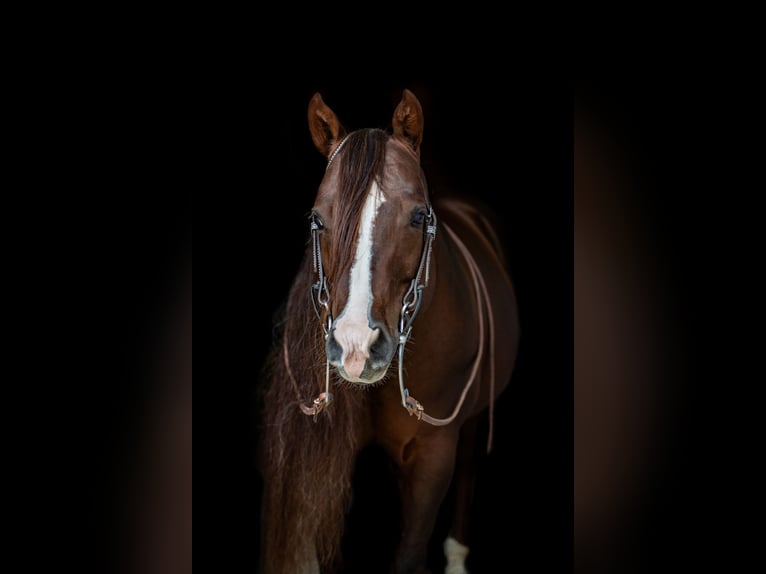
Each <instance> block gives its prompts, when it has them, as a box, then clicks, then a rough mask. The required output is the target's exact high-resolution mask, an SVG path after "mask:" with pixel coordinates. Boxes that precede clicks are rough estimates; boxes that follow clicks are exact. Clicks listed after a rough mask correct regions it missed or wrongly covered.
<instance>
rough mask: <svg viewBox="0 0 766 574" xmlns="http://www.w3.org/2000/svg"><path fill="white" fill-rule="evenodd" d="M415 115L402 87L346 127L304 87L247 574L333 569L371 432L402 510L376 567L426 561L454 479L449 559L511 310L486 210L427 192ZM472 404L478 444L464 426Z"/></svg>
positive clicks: (504, 380) (458, 547) (513, 324)
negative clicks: (297, 218)
mask: <svg viewBox="0 0 766 574" xmlns="http://www.w3.org/2000/svg"><path fill="white" fill-rule="evenodd" d="M423 123H424V122H423V111H422V108H421V104H420V102H419V101H418V99H417V98H416V96H415V95H414V94H413V93H412V92H410V91H409V90H404V92H403V95H402V98H401V101H400V102H399V104H398V105H397V107H396V109H395V111H394V114H393V119H392V125H391V129H390V130H382V129H359V130H355V131H351V132H347V131H346V129H345V128H344V127H343V125H342V124H341V122H340V121H339V119H338V117H337V116H336V114H335V113H334V112H333V111H332V110H331V109H330V108H329V107H328V106H327V105H326V104H325V102H324V101H323V99H322V97H321V96H320V94H318V93H317V94H315V95H314V96H313V98H312V99H311V100H310V102H309V106H308V124H309V130H310V133H311V137H312V139H313V142H314V145H315V146H316V147H317V149H318V150H319V152H321V153H322V154H323V155H324V156H325V157H326V158H327V166H326V170H325V172H324V174H323V177H322V180H321V182H320V184H319V189H318V192H317V194H316V199H315V202H314V205H313V208H312V209H311V211H310V216H309V235H308V240H307V245H306V252H305V257H304V259H303V263H302V264H301V266H300V269H299V271H298V273H297V276H296V277H295V279H294V281H293V283H292V287H291V289H290V292H289V294H288V296H287V299H286V303H285V306H284V314H283V316H281V317H280V318H279V320H278V321H277V327H278V328H277V329H275V336H276V340H275V345H274V348H273V350H272V352H271V354H270V356H269V360H268V362H267V366H266V369H265V370H264V373H265V374H266V375H267V377H266V388H265V389H264V390H263V395H262V401H263V412H262V422H263V426H262V433H261V440H262V443H261V445H260V455H259V456H260V465H261V473H262V476H263V500H262V507H261V508H262V517H261V518H262V523H261V536H262V540H261V550H262V553H261V559H260V560H261V569H262V571H263V572H264V574H309V573H320V572H336V571H339V569H340V568H342V556H341V555H340V554H341V552H340V548H341V541H342V539H343V534H344V524H345V520H346V518H347V514H348V513H349V510H350V508H351V500H352V491H353V471H354V464H355V461H356V460H357V457H358V455H359V453H360V451H361V450H362V449H364V448H365V447H366V446H368V445H371V444H373V443H374V444H377V445H379V446H380V447H382V449H384V450H385V452H386V453H387V454H388V455H390V457H391V460H392V461H393V463H394V465H393V466H394V467H395V468H396V469H397V471H398V472H397V480H398V484H399V486H400V491H399V492H400V494H401V505H402V506H401V508H402V511H401V518H402V524H401V537H400V539H399V542H398V547H397V549H396V556H395V558H394V563H393V564H392V565H391V570H392V571H393V572H396V573H422V572H427V571H428V570H427V561H428V556H427V551H428V545H429V542H430V537H431V535H432V532H433V530H434V527H435V523H436V519H437V514H438V512H439V509H440V507H441V505H442V502H443V500H444V498H445V495H446V493H447V491H448V489H449V487H450V485H451V484H452V482H453V481H454V486H455V492H457V493H458V500H457V501H456V503H455V506H454V507H455V515H454V519H453V521H452V523H451V527H450V531H449V535H448V536H447V538H446V540H444V541H443V545H442V547H443V549H444V553H445V556H446V564H447V572H449V573H450V574H456V573H459V572H466V569H465V559H466V556H467V554H468V546H467V541H468V524H467V515H468V512H469V510H468V508H469V506H468V505H469V504H470V501H471V496H472V491H473V487H474V480H473V474H472V473H473V471H474V470H475V463H476V460H475V458H474V457H475V456H477V455H479V454H481V453H482V451H483V448H486V449H487V451H489V449H490V447H491V440H492V415H493V401H494V400H495V399H496V398H497V396H498V395H499V393H500V392H502V391H503V389H504V388H505V387H506V386H507V384H508V382H509V380H510V378H511V373H512V370H513V367H514V363H515V360H516V353H517V348H518V334H519V325H518V315H517V308H516V298H515V295H514V288H513V285H512V282H511V278H510V275H509V272H508V268H507V264H506V260H505V256H504V254H503V253H502V248H501V242H500V240H499V238H498V237H499V236H498V233H497V232H496V231H495V230H494V229H493V227H492V225H491V224H490V218H489V217H488V216H487V214H485V213H483V211H482V208H480V207H479V205H478V204H476V205H474V204H473V202H469V201H467V200H465V199H457V198H454V197H453V198H449V197H443V198H439V200H438V201H434V202H433V203H432V202H431V198H430V196H429V191H428V187H427V184H426V178H425V175H424V171H423V169H422V167H421V163H420V149H421V142H422V139H423ZM485 413H486V414H488V416H489V419H488V420H489V426H488V429H489V436H487V437H486V443H485V442H484V439H481V441H480V440H479V438H480V437H478V433H477V423H478V422H479V420H480V419H479V417H480V416H483V415H484V414H485ZM482 428H483V427H482ZM484 445H486V446H484ZM371 560H374V557H371Z"/></svg>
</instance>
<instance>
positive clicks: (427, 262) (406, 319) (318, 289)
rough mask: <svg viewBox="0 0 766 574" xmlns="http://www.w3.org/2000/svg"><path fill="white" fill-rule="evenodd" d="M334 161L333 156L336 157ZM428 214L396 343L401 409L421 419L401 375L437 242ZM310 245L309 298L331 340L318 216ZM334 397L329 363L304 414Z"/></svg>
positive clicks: (312, 412) (430, 210)
mask: <svg viewBox="0 0 766 574" xmlns="http://www.w3.org/2000/svg"><path fill="white" fill-rule="evenodd" d="M333 157H334V156H333ZM426 209H427V212H426V216H425V219H424V222H423V225H424V227H423V236H424V238H423V248H422V251H421V253H420V261H419V263H418V270H417V272H416V273H415V277H414V278H413V279H412V281H410V286H409V288H408V289H407V292H406V293H405V294H404V298H403V299H402V308H401V311H400V312H399V340H398V343H397V346H398V349H399V390H400V392H401V395H402V406H403V407H404V408H406V409H407V410H408V411H410V414H416V415H417V417H418V418H419V419H420V418H421V416H422V415H423V407H422V406H421V405H420V403H419V402H417V401H416V400H415V399H414V398H412V397H410V395H409V391H408V390H407V388H406V387H405V386H404V376H403V373H402V363H403V362H404V347H405V345H406V344H407V341H408V339H409V338H410V333H412V324H413V322H414V321H415V317H416V316H417V314H418V311H420V304H421V303H422V301H423V290H424V289H425V288H426V286H427V285H428V279H429V277H430V267H431V248H432V246H433V241H434V239H436V213H435V212H434V210H433V207H432V206H431V204H430V203H428V204H427V207H426ZM310 226H311V243H312V247H311V250H312V261H313V267H314V273H316V281H315V282H314V283H312V284H311V286H310V288H309V296H310V298H311V303H312V305H313V307H314V312H315V313H316V316H317V318H318V319H319V321H320V324H321V325H322V329H323V330H324V338H325V340H327V338H328V337H329V336H330V333H331V332H332V325H333V317H332V313H331V312H330V307H329V302H330V287H329V285H328V282H327V275H325V272H324V265H323V264H322V249H321V247H320V245H319V231H320V226H319V222H318V221H317V218H316V216H315V215H312V216H311V219H310ZM322 308H324V310H325V312H326V314H327V321H326V323H325V322H323V321H322V310H321V309H322ZM332 399H333V397H332V393H330V361H329V359H327V360H326V361H325V390H324V392H322V393H320V395H319V396H318V397H317V398H316V399H314V403H313V406H311V407H306V406H305V405H301V411H303V412H304V413H305V414H307V415H314V416H316V415H317V414H319V413H320V412H321V411H322V410H323V409H325V408H326V407H327V406H328V405H329V404H330V402H332Z"/></svg>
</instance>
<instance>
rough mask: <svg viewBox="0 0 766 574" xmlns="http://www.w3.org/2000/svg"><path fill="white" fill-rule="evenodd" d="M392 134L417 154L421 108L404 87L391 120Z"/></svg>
mask: <svg viewBox="0 0 766 574" xmlns="http://www.w3.org/2000/svg"><path fill="white" fill-rule="evenodd" d="M391 123H392V125H393V128H394V136H396V137H398V138H400V139H402V140H404V142H405V143H407V145H409V146H410V147H411V148H412V151H414V152H415V153H416V154H417V155H418V156H419V155H420V142H422V141H423V108H422V107H421V106H420V102H419V101H418V99H417V98H416V97H415V94H413V93H412V92H411V91H409V90H407V89H405V90H404V93H403V94H402V99H401V101H400V102H399V105H398V106H396V109H395V110H394V118H393V120H392V122H391Z"/></svg>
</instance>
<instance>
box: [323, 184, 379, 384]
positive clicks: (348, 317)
mask: <svg viewBox="0 0 766 574" xmlns="http://www.w3.org/2000/svg"><path fill="white" fill-rule="evenodd" d="M385 200H386V199H385V198H384V197H383V194H382V193H381V192H379V190H378V184H377V183H376V182H374V181H373V184H372V186H370V191H369V193H368V195H367V199H366V200H365V203H364V207H363V208H362V219H361V222H360V225H359V237H358V239H357V243H356V254H355V255H354V263H353V264H352V266H351V273H350V275H349V279H348V281H349V293H348V301H347V302H346V308H345V309H343V312H342V313H341V314H340V316H339V318H338V320H337V321H336V322H335V340H336V341H338V344H339V345H340V346H341V348H342V349H343V357H342V359H341V360H342V362H343V369H344V370H345V371H346V375H348V377H349V378H351V379H356V381H355V382H364V381H362V380H361V379H359V375H360V374H361V373H362V370H363V369H364V362H365V360H366V359H367V358H368V357H369V356H370V345H372V343H374V342H375V339H377V338H378V334H379V333H380V330H379V329H375V330H373V329H371V328H370V324H369V311H370V307H371V305H372V231H373V228H374V227H375V218H376V217H377V215H378V210H379V209H380V206H381V205H382V204H383V202H384V201H385Z"/></svg>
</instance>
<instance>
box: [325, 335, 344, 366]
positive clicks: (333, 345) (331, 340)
mask: <svg viewBox="0 0 766 574" xmlns="http://www.w3.org/2000/svg"><path fill="white" fill-rule="evenodd" d="M325 348H326V353H327V360H328V361H330V362H331V363H335V364H338V363H340V360H341V357H343V348H342V347H341V346H340V343H338V341H337V339H336V338H335V330H334V329H333V330H332V331H330V336H329V337H327V344H326V346H325Z"/></svg>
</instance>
